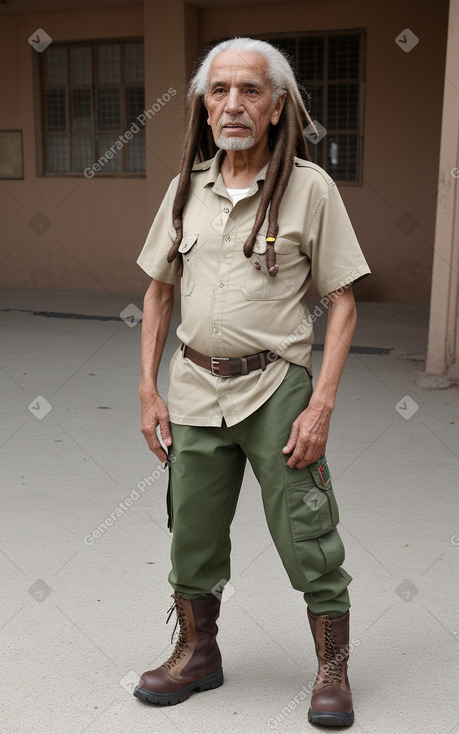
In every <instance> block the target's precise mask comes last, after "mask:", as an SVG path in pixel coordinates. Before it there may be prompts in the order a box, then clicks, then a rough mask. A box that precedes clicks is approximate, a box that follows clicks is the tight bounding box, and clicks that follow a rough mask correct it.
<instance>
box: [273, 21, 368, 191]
mask: <svg viewBox="0 0 459 734" xmlns="http://www.w3.org/2000/svg"><path fill="white" fill-rule="evenodd" d="M263 39H264V40H266V41H269V42H270V43H272V44H273V45H274V46H277V47H278V48H279V49H280V50H281V51H284V52H286V53H287V54H288V55H289V57H290V58H291V60H292V61H293V64H294V67H295V69H296V72H297V76H298V79H299V82H300V84H301V85H302V86H303V87H304V88H305V89H306V91H307V92H308V94H309V95H310V100H309V103H307V104H306V107H307V109H308V111H309V114H310V116H311V118H312V119H313V120H317V121H318V122H320V124H321V125H323V127H324V128H325V129H326V131H327V134H326V135H325V137H323V138H322V139H321V140H320V141H319V142H318V143H316V144H314V143H311V142H310V141H308V150H309V155H310V158H311V160H313V161H314V162H315V163H317V164H318V165H319V166H322V168H325V170H326V171H328V173H329V174H330V176H332V178H333V179H334V180H335V181H348V182H355V183H359V182H360V180H361V168H362V161H361V159H362V148H363V146H362V137H363V129H362V127H363V126H362V115H363V83H364V82H363V80H364V69H363V63H364V41H365V36H364V32H363V31H360V30H356V31H330V32H327V33H323V32H322V33H320V34H318V33H309V34H307V35H301V36H290V37H283V38H280V37H272V36H270V37H266V36H263ZM305 101H306V100H305Z"/></svg>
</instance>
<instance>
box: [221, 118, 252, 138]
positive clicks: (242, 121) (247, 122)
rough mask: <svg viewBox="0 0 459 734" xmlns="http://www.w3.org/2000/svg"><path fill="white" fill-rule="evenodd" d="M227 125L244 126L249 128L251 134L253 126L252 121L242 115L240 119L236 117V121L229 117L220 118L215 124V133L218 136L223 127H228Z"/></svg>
mask: <svg viewBox="0 0 459 734" xmlns="http://www.w3.org/2000/svg"><path fill="white" fill-rule="evenodd" d="M229 123H233V124H238V125H245V127H247V128H249V130H250V132H253V130H254V127H255V125H254V124H253V122H252V120H251V119H250V117H249V116H248V115H243V116H242V117H238V118H237V119H236V120H235V119H232V118H231V117H223V116H222V117H221V118H220V119H219V121H218V123H217V132H218V133H219V134H220V133H221V131H222V129H223V127H224V125H228V124H229Z"/></svg>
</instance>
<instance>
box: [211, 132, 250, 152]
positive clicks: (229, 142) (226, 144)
mask: <svg viewBox="0 0 459 734" xmlns="http://www.w3.org/2000/svg"><path fill="white" fill-rule="evenodd" d="M215 145H216V146H217V148H223V150H247V149H248V148H252V147H253V146H254V145H255V140H254V139H253V138H252V136H251V135H248V136H247V137H246V138H227V137H225V136H224V135H220V137H219V138H217V140H216V142H215Z"/></svg>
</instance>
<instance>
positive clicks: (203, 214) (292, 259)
mask: <svg viewBox="0 0 459 734" xmlns="http://www.w3.org/2000/svg"><path fill="white" fill-rule="evenodd" d="M308 122H310V120H309V117H308V114H307V112H306V109H305V107H304V105H303V102H302V99H301V95H300V92H299V90H298V87H297V84H296V82H295V78H294V75H293V73H292V69H291V67H290V65H289V63H288V61H287V60H286V58H285V57H284V56H283V55H282V53H280V52H279V51H278V50H277V49H275V48H274V47H273V46H271V45H270V44H267V43H264V42H262V41H257V40H252V39H246V38H237V39H232V40H230V41H225V42H223V43H221V44H219V45H218V46H216V47H215V48H213V49H212V50H211V51H210V52H209V54H208V55H207V57H206V58H205V59H204V61H203V62H202V64H201V66H200V68H199V69H198V71H197V73H196V75H195V76H194V78H193V79H192V82H191V86H190V92H189V96H188V109H187V130H186V134H185V144H184V152H183V158H182V167H181V173H180V176H178V177H177V178H175V179H174V180H173V181H172V183H171V185H170V187H169V190H168V192H167V194H166V196H165V198H164V200H163V203H162V205H161V207H160V209H159V211H158V214H157V216H156V218H155V220H154V222H153V225H152V227H151V230H150V233H149V235H148V238H147V241H146V243H145V246H144V248H143V250H142V252H141V254H140V257H139V259H138V263H139V265H140V266H141V267H142V268H143V269H144V270H145V271H146V272H147V273H148V274H149V275H150V276H151V277H152V278H153V280H152V282H151V285H150V286H149V288H148V290H147V293H146V296H145V303H144V317H143V325H142V375H141V384H140V398H141V405H142V433H143V434H144V436H145V438H146V440H147V442H148V445H149V447H150V449H151V450H152V451H153V452H154V453H155V454H156V456H157V457H158V458H159V459H160V460H162V461H165V460H166V458H167V453H166V452H167V451H169V452H170V454H171V483H170V494H169V506H170V523H171V527H172V531H173V539H172V549H171V560H172V570H171V572H170V574H169V581H170V583H171V585H172V587H173V589H174V594H173V595H172V597H173V600H174V603H173V605H172V607H171V610H170V613H171V614H172V612H173V610H174V609H175V610H176V612H177V622H178V623H179V625H180V634H179V637H178V640H177V643H176V646H175V649H174V651H173V653H172V655H171V656H170V658H169V659H168V660H167V661H166V662H165V663H164V664H163V665H161V666H160V667H159V668H157V669H156V670H152V671H148V672H146V673H144V674H143V675H142V677H141V679H140V683H139V685H138V686H137V687H136V689H135V691H134V695H135V696H137V698H140V699H141V700H144V701H148V702H150V703H155V704H162V705H171V704H177V703H180V702H182V701H185V700H186V699H187V698H188V697H189V694H190V693H191V692H193V691H205V690H208V689H211V688H216V687H217V686H220V685H221V684H222V683H223V672H222V661H221V654H220V651H219V648H218V645H217V642H216V635H217V631H218V628H217V624H216V621H217V618H218V616H219V612H220V601H221V594H222V591H223V588H224V586H225V584H226V582H227V581H228V579H229V577H230V548H231V543H230V525H231V521H232V519H233V516H234V513H235V509H236V503H237V499H238V494H239V490H240V487H241V483H242V478H243V473H244V466H245V463H246V460H247V459H248V460H249V462H250V464H251V466H252V468H253V471H254V473H255V475H256V477H257V480H258V482H259V484H260V486H261V491H262V497H263V505H264V510H265V515H266V519H267V522H268V526H269V530H270V533H271V536H272V539H273V541H274V544H275V546H276V548H277V550H278V552H279V555H280V557H281V560H282V563H283V565H284V567H285V569H286V571H287V574H288V576H289V579H290V581H291V584H292V586H293V587H294V588H295V589H298V590H300V591H301V592H303V595H304V599H305V601H306V603H307V605H308V617H309V622H310V627H311V630H312V634H313V637H314V641H315V647H316V653H317V657H318V675H317V678H316V682H315V686H314V690H313V694H312V700H311V708H310V709H309V720H310V721H311V722H312V723H316V724H322V725H326V726H349V725H351V724H352V723H353V720H354V714H353V708H352V698H351V691H350V687H349V681H348V677H347V661H348V655H349V606H350V604H349V595H348V590H347V587H348V584H349V582H350V581H351V577H350V576H349V574H347V573H346V572H345V571H344V569H343V568H341V563H342V562H343V559H344V548H343V544H342V541H341V539H340V536H339V534H338V531H337V530H336V525H337V523H338V508H337V504H336V500H335V497H334V494H333V488H332V484H331V476H330V471H329V468H328V464H327V460H326V458H325V455H324V454H325V446H326V443H327V437H328V430H329V424H330V418H331V414H332V411H333V408H334V404H335V396H336V391H337V388H338V383H339V380H340V377H341V374H342V371H343V368H344V364H345V361H346V358H347V354H348V352H349V348H350V344H351V339H352V335H353V332H354V328H355V322H356V311H355V303H354V298H353V294H352V288H351V284H352V283H355V282H356V281H357V280H359V279H360V278H362V277H364V276H365V275H367V274H368V273H369V272H370V271H369V268H368V266H367V264H366V262H365V259H364V257H363V255H362V252H361V250H360V247H359V245H358V242H357V240H356V237H355V234H354V231H353V229H352V226H351V224H350V221H349V218H348V216H347V214H346V211H345V208H344V205H343V203H342V200H341V198H340V195H339V193H338V191H337V189H336V186H335V185H334V183H333V181H332V180H331V179H330V177H329V176H328V175H327V173H326V172H325V171H323V170H322V169H321V168H319V167H318V166H316V165H314V164H313V163H311V162H309V159H308V154H307V149H306V142H305V137H304V133H303V129H304V126H305V125H306V124H308ZM217 149H218V152H217ZM311 279H312V280H313V281H314V282H315V285H316V287H317V288H318V290H319V292H320V294H321V296H322V297H323V303H326V304H327V306H328V317H327V319H328V320H327V332H326V339H325V346H324V354H323V360H322V366H321V370H320V374H319V375H318V378H317V381H316V385H315V388H314V392H313V391H312V383H311V375H312V372H311V348H312V347H311V345H312V325H311V322H312V319H311V318H310V317H309V312H308V310H307V306H306V305H305V302H304V295H305V293H306V291H307V289H308V286H309V283H310V281H311ZM179 281H180V283H181V304H182V322H181V324H180V326H179V328H178V331H177V334H178V336H179V338H180V340H181V342H182V345H181V348H180V349H179V350H177V352H176V353H175V354H174V356H173V358H172V360H171V365H170V389H169V396H168V407H166V405H165V403H164V402H163V399H162V398H161V397H160V395H159V394H158V390H157V385H156V378H157V373H158V367H159V363H160V360H161V356H162V352H163V348H164V344H165V341H166V337H167V333H168V329H169V325H170V318H171V313H172V307H173V290H174V285H175V284H176V283H178V282H179ZM157 427H159V430H160V434H161V438H162V444H163V447H164V446H165V447H166V450H164V448H163V447H162V446H161V443H160V441H159V437H158V434H157V430H156V429H157Z"/></svg>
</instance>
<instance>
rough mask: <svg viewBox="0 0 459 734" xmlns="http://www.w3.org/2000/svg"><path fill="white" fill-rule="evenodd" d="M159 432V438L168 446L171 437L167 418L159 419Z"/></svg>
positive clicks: (170, 442)
mask: <svg viewBox="0 0 459 734" xmlns="http://www.w3.org/2000/svg"><path fill="white" fill-rule="evenodd" d="M159 430H160V432H161V438H162V439H163V441H164V443H165V444H166V446H170V445H171V444H172V435H171V429H170V425H169V417H167V418H160V419H159Z"/></svg>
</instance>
